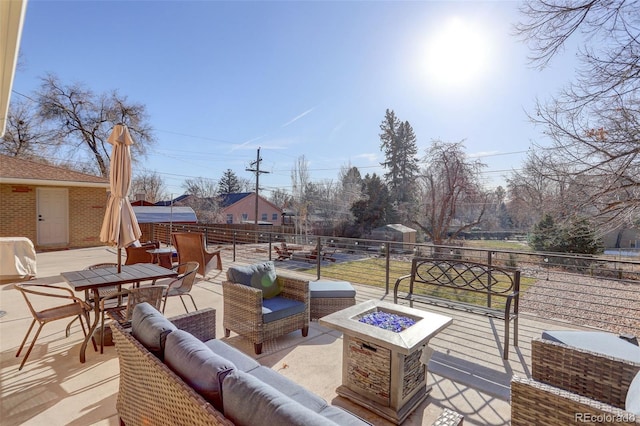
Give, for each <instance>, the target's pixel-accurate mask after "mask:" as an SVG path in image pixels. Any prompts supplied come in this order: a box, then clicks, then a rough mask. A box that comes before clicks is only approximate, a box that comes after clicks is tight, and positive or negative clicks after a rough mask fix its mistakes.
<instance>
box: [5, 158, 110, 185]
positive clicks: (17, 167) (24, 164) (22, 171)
mask: <svg viewBox="0 0 640 426" xmlns="http://www.w3.org/2000/svg"><path fill="white" fill-rule="evenodd" d="M0 179H6V180H8V179H28V180H40V181H47V180H50V181H58V182H60V181H61V182H70V183H71V182H75V183H79V182H82V183H96V184H107V185H108V184H109V179H107V178H104V177H102V176H94V175H88V174H85V173H80V172H76V171H73V170H69V169H65V168H63V167H58V166H52V165H49V164H44V163H38V162H36V161H30V160H25V159H22V158H16V157H9V156H7V155H2V154H0Z"/></svg>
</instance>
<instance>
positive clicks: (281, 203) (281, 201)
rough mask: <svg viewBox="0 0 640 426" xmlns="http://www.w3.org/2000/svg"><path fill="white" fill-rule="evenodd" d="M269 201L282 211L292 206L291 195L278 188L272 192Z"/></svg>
mask: <svg viewBox="0 0 640 426" xmlns="http://www.w3.org/2000/svg"><path fill="white" fill-rule="evenodd" d="M269 201H271V202H272V203H273V204H275V205H276V206H278V208H280V209H284V208H286V207H288V206H290V205H291V201H292V200H291V194H289V193H288V192H287V191H285V190H284V189H281V188H277V189H275V190H273V191H271V196H270V197H269Z"/></svg>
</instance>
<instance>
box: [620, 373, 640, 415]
mask: <svg viewBox="0 0 640 426" xmlns="http://www.w3.org/2000/svg"><path fill="white" fill-rule="evenodd" d="M624 408H625V410H627V411H629V412H630V413H633V414H635V415H636V416H640V371H639V372H638V374H636V377H634V379H633V381H632V382H631V386H629V391H628V392H627V399H626V401H625V406H624Z"/></svg>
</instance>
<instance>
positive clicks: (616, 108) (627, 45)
mask: <svg viewBox="0 0 640 426" xmlns="http://www.w3.org/2000/svg"><path fill="white" fill-rule="evenodd" d="M521 11H522V14H523V17H524V18H523V22H522V23H520V24H518V25H517V27H516V30H517V32H518V34H519V35H520V36H521V37H522V38H524V40H525V41H526V42H527V43H528V44H529V46H530V47H531V60H532V63H533V64H534V65H536V66H538V67H540V68H544V67H546V66H547V65H548V64H549V62H550V61H551V60H552V59H553V58H554V57H555V56H556V55H557V54H558V52H561V51H562V50H564V48H565V47H566V44H567V41H568V40H570V39H571V40H573V41H575V42H578V43H580V47H579V50H578V52H577V58H578V60H579V61H580V66H579V69H578V70H577V71H576V80H575V82H574V83H573V84H571V85H569V86H568V87H566V88H565V89H564V90H563V91H562V92H560V93H559V94H558V95H557V96H555V97H552V98H551V99H550V100H549V101H547V102H541V101H537V104H536V108H535V111H534V112H533V113H531V114H530V118H531V120H532V121H533V122H534V123H536V124H539V125H542V126H543V127H544V128H545V133H546V134H547V135H548V136H549V137H550V138H551V139H552V141H553V147H552V149H553V156H551V157H550V158H549V159H550V162H549V164H548V168H549V169H551V170H553V171H554V173H550V175H555V176H560V175H561V174H562V173H564V175H565V176H568V177H571V178H572V179H573V180H574V182H575V185H576V186H578V187H579V188H581V190H582V191H583V197H582V200H581V204H582V205H583V206H585V208H587V207H589V206H593V207H595V208H596V211H595V212H594V214H593V216H595V217H596V218H599V219H600V223H601V225H602V224H607V225H609V226H610V227H614V226H618V225H620V224H627V223H631V222H632V221H633V219H634V218H636V217H638V215H639V213H640V143H639V141H640V97H639V94H640V29H639V26H638V24H639V22H640V3H639V2H638V1H625V0H569V1H537V0H535V1H534V0H529V1H526V2H525V3H524V4H523V6H522V7H521Z"/></svg>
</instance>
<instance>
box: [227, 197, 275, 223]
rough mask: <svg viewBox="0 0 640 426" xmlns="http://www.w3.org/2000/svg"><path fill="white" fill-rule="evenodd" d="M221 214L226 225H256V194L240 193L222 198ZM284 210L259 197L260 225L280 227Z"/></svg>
mask: <svg viewBox="0 0 640 426" xmlns="http://www.w3.org/2000/svg"><path fill="white" fill-rule="evenodd" d="M220 207H221V211H220V214H221V216H222V217H223V218H224V220H225V223H255V218H256V194H255V192H240V193H235V194H223V195H221V196H220ZM281 217H282V210H281V209H279V208H278V207H277V206H276V205H275V204H273V203H272V202H270V201H268V200H266V199H265V198H262V197H260V196H258V224H260V225H280V223H281V220H282V219H281Z"/></svg>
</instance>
